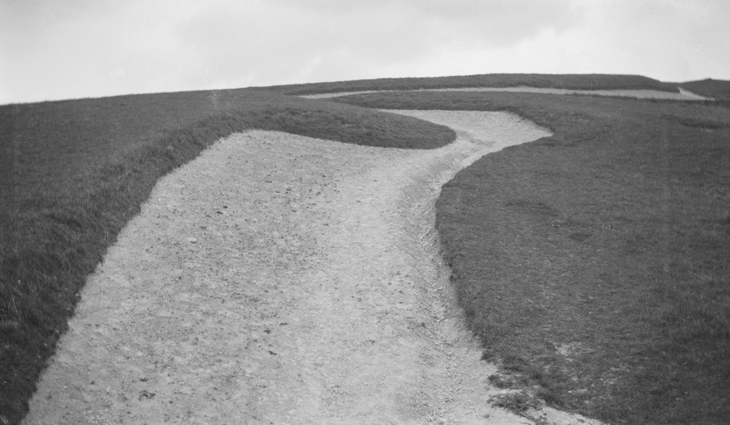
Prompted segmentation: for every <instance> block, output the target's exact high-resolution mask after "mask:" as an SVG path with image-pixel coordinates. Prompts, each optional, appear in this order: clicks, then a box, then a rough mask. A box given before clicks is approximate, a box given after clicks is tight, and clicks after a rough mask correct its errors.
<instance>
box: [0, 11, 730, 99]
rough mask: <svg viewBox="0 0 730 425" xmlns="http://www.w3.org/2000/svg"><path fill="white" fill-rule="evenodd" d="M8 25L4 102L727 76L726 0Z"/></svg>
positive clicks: (188, 15)
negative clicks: (416, 82)
mask: <svg viewBox="0 0 730 425" xmlns="http://www.w3.org/2000/svg"><path fill="white" fill-rule="evenodd" d="M0 28H2V29H0V34H2V37H0V63H2V66H0V104H6V103H17V102H37V101H43V100H56V99H72V98H83V97H100V96H110V95H118V94H131V93H152V92H165V91H187V90H205V89H226V88H239V87H249V86H266V85H280V84H294V83H309V82H322V81H341V80H356V79H369V78H400V77H434V76H444V75H471V74H486V73H606V74H638V75H644V76H647V77H651V78H655V79H659V80H662V81H670V82H678V81H692V80H700V79H705V78H714V79H726V80H730V37H729V35H730V34H729V33H728V32H729V30H728V28H730V1H728V0H665V1H657V0H639V1H629V0H582V1H580V0H556V1H551V2H549V3H547V2H544V1H539V0H519V1H503V0H490V1H486V0H485V1H480V0H457V1H454V0H373V1H369V2H359V1H350V0H268V1H262V0H246V1H242V2H239V1H232V0H211V1H206V2H200V1H195V0H181V1H172V0H158V1H152V2H149V1H142V0H133V1H129V2H113V1H109V0H101V1H94V2H88V1H82V0H60V1H50V0H38V1H34V2H21V1H13V0H2V1H0Z"/></svg>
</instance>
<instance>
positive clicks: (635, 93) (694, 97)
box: [301, 86, 714, 101]
mask: <svg viewBox="0 0 730 425" xmlns="http://www.w3.org/2000/svg"><path fill="white" fill-rule="evenodd" d="M396 91H399V90H363V91H351V92H337V93H320V94H308V95H302V96H301V97H304V98H307V99H328V98H332V97H342V96H348V95H353V94H367V93H382V92H396ZM402 91H414V92H419V91H446V92H464V91H465V92H512V93H543V94H562V95H568V94H578V95H587V96H616V97H633V98H636V99H664V100H681V101H703V100H714V99H713V98H711V97H703V96H700V95H698V94H696V93H692V92H691V91H689V90H685V89H682V88H679V92H667V91H660V90H646V89H640V90H637V89H614V90H571V89H555V88H540V87H525V86H520V87H454V88H443V89H417V90H402Z"/></svg>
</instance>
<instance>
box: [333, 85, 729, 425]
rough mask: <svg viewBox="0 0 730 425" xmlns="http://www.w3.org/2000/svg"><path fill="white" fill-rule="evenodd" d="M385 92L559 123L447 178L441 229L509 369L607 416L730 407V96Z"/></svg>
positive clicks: (614, 419)
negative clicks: (725, 101) (675, 98)
mask: <svg viewBox="0 0 730 425" xmlns="http://www.w3.org/2000/svg"><path fill="white" fill-rule="evenodd" d="M340 101H342V102H349V103H352V104H358V105H362V106H368V107H379V108H388V109H399V108H402V109H413V108H421V109H455V110H509V111H512V112H515V113H517V114H520V115H522V116H524V117H527V118H529V119H531V120H533V121H535V122H536V123H538V124H540V125H543V126H546V127H549V128H551V129H552V130H553V131H554V133H555V135H554V136H553V137H550V138H544V139H541V140H539V141H536V142H534V143H530V144H526V145H521V146H516V147H511V148H508V149H505V150H503V151H501V152H499V153H495V154H492V155H489V156H487V157H485V158H483V159H482V160H480V161H478V162H476V163H475V164H474V165H472V166H471V167H469V168H467V169H466V170H464V171H462V172H460V173H459V174H458V175H457V176H456V177H455V178H454V179H453V180H452V181H451V182H449V183H447V184H446V185H445V186H444V188H443V192H442V194H441V197H440V198H439V201H438V205H437V208H438V218H437V222H438V228H439V231H440V234H441V237H442V241H443V244H444V249H445V255H446V257H447V259H448V261H449V262H450V263H451V265H452V267H453V272H454V275H453V281H454V283H455V285H456V287H457V291H458V295H459V302H460V304H461V305H462V306H463V307H464V309H465V311H466V315H467V319H468V322H469V326H470V327H471V329H472V330H473V331H474V332H475V333H476V334H477V335H478V336H479V337H480V338H481V341H482V343H483V346H484V355H485V357H486V358H489V359H496V360H499V361H501V362H502V366H503V367H502V369H503V372H502V373H501V374H499V375H495V376H493V377H492V379H493V381H494V382H495V383H497V384H498V385H502V386H505V387H513V388H523V389H524V388H528V389H534V388H533V387H532V386H533V385H537V386H538V387H537V388H538V390H537V394H538V396H540V397H542V398H543V399H544V400H546V401H547V402H549V403H551V404H553V405H556V406H560V407H563V408H568V409H571V410H575V411H579V412H581V413H583V414H586V415H588V416H591V417H597V418H600V419H602V420H605V421H607V422H609V423H617V424H619V423H631V424H687V423H693V424H721V423H727V420H728V418H730V263H729V262H728V259H729V258H730V144H728V140H730V109H728V108H726V107H722V106H715V105H713V104H712V103H704V104H696V105H688V104H685V103H677V102H668V101H638V100H629V99H602V98H576V97H560V96H552V95H530V94H524V95H516V94H502V93H489V94H486V93H469V94H466V93H458V94H455V93H411V94H406V93H383V94H370V95H360V96H351V97H348V98H343V99H341V100H340Z"/></svg>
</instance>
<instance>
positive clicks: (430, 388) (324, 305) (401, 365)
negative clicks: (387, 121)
mask: <svg viewBox="0 0 730 425" xmlns="http://www.w3.org/2000/svg"><path fill="white" fill-rule="evenodd" d="M398 112H399V113H405V114H409V115H414V116H419V117H421V118H425V119H429V120H431V121H435V122H439V123H443V124H446V125H449V126H451V127H452V128H455V129H456V130H457V132H458V134H459V139H458V140H457V141H456V142H454V143H452V144H450V145H449V146H446V147H444V148H441V149H437V150H400V149H384V148H370V147H362V146H356V145H348V144H342V143H337V142H331V141H325V140H318V139H311V138H306V137H301V136H294V135H291V134H285V133H273V132H262V131H251V132H247V133H243V134H236V135H232V136H231V137H229V138H227V139H225V140H222V141H220V142H218V143H216V144H215V145H214V146H213V147H211V148H210V149H208V150H206V151H205V152H203V153H202V154H201V156H200V157H199V158H198V159H196V160H195V161H193V162H191V163H189V164H187V165H185V166H183V167H181V168H179V169H178V170H176V171H174V172H173V173H171V174H170V175H168V176H166V177H164V178H163V179H161V180H160V181H159V182H158V184H157V186H156V188H155V190H154V191H153V193H152V195H151V197H150V199H149V200H148V201H147V202H146V203H145V204H144V205H143V208H142V213H141V214H140V215H138V216H137V217H136V218H134V219H133V220H132V221H131V222H130V223H128V225H127V226H126V227H125V229H124V230H123V232H122V233H121V234H120V236H119V239H118V241H117V243H116V244H115V245H114V246H113V247H111V248H110V250H109V251H108V253H107V255H106V257H105V259H104V262H103V264H101V265H100V266H99V267H98V269H97V271H96V273H95V274H94V275H93V276H92V277H90V279H89V281H88V283H87V286H86V288H85V289H84V292H83V294H82V300H81V302H80V304H79V305H78V308H77V313H76V315H75V317H74V318H73V319H72V320H71V322H70V330H69V331H68V332H67V334H66V335H64V336H63V338H62V339H61V342H60V344H59V348H58V351H57V354H56V356H55V357H54V358H53V361H52V364H51V365H50V366H49V368H48V369H47V371H46V372H45V373H44V376H43V378H42V380H41V382H40V383H39V390H38V392H37V393H36V395H35V397H34V398H33V400H32V402H31V411H30V414H29V415H28V417H27V418H26V420H25V422H24V423H25V424H49V425H50V424H54V425H60V424H73V425H77V424H79V425H82V424H115V423H123V424H162V423H178V424H182V423H184V424H427V423H437V424H461V423H464V424H477V423H478V424H522V423H531V421H529V420H527V419H525V418H521V417H518V416H515V415H513V414H511V413H509V412H506V411H503V410H500V409H496V408H493V407H491V406H490V405H489V403H488V399H489V397H490V396H491V395H494V394H495V393H498V392H499V391H498V390H496V389H494V388H491V387H490V385H489V382H488V380H487V377H488V376H489V375H490V374H491V373H493V372H494V371H495V368H494V366H492V365H489V364H487V363H485V362H482V361H480V360H479V357H480V354H481V352H480V350H479V348H478V345H477V343H476V342H475V341H473V340H472V339H471V337H470V335H469V333H468V332H466V331H464V329H463V328H462V319H461V316H460V312H459V310H458V309H457V308H456V306H455V305H454V301H453V296H452V293H451V288H450V285H449V282H448V273H449V272H448V269H447V268H446V267H445V266H444V265H443V264H442V263H441V258H440V255H439V243H438V235H437V233H436V231H435V229H434V217H435V214H434V202H435V200H436V198H437V196H438V193H439V191H440V187H441V185H442V184H443V183H445V182H446V181H448V180H449V179H450V178H451V177H452V176H453V175H454V174H455V173H456V172H457V171H458V170H460V169H462V168H464V167H465V166H467V165H468V164H470V163H471V162H473V161H474V160H476V159H477V158H479V157H481V156H482V155H484V154H487V153H489V152H493V151H496V150H499V149H501V148H503V147H504V146H507V145H511V144H515V143H522V142H527V141H530V140H534V139H536V138H539V137H542V136H544V135H547V134H548V133H547V132H546V131H545V130H544V129H540V128H537V127H536V126H534V125H533V124H532V123H530V122H527V121H524V120H521V119H520V118H518V117H516V116H514V115H510V114H506V113H487V112H446V111H420V112H418V111H398ZM546 412H547V413H548V415H549V416H548V418H550V420H552V421H554V422H556V423H578V421H579V420H580V418H575V417H571V416H568V415H565V414H562V413H561V412H556V411H553V410H547V411H546Z"/></svg>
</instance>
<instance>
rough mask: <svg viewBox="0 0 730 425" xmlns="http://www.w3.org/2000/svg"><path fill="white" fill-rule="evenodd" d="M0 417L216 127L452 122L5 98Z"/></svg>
mask: <svg viewBox="0 0 730 425" xmlns="http://www.w3.org/2000/svg"><path fill="white" fill-rule="evenodd" d="M0 122H1V123H2V127H1V129H2V133H0V149H1V150H0V153H1V156H0V157H1V158H2V161H3V163H2V168H1V169H2V176H1V177H2V179H1V180H0V182H1V184H0V194H2V202H1V203H0V205H1V208H0V223H1V227H0V231H1V232H2V233H0V236H2V237H1V238H0V424H4V423H6V422H9V423H17V422H18V421H19V420H20V419H21V418H22V417H23V416H24V414H25V412H26V411H27V405H26V403H27V401H28V400H29V399H30V397H31V396H32V394H33V392H34V389H35V383H36V380H37V378H38V376H39V373H40V372H41V371H42V369H43V368H44V365H45V364H46V361H47V360H48V358H49V357H50V356H51V355H52V353H53V350H54V345H55V343H56V341H57V339H58V337H59V336H60V334H62V333H63V332H64V331H65V329H66V326H67V321H68V319H69V317H70V316H71V315H72V314H73V310H74V307H75V304H76V302H77V300H78V293H79V291H80V289H81V288H82V286H83V285H84V282H85V279H86V276H87V275H88V274H89V273H91V272H92V271H93V270H94V268H95V267H96V265H97V264H98V263H99V261H100V260H101V258H102V256H103V255H104V253H105V251H106V248H107V247H108V246H110V245H111V244H112V243H114V241H115V239H116V235H117V234H118V232H119V231H120V230H121V228H122V227H123V226H124V225H125V223H126V222H127V221H128V220H129V219H131V218H132V217H133V216H134V215H136V214H137V213H138V212H139V209H140V208H139V207H140V205H141V203H142V202H144V201H145V199H146V198H147V196H148V195H149V193H150V191H151V190H152V188H153V186H154V184H155V182H156V181H157V179H159V178H160V177H161V176H163V175H165V174H166V173H168V172H169V171H171V170H172V169H174V168H175V167H178V166H180V165H181V164H183V163H185V162H187V161H189V160H191V159H193V158H194V157H195V156H197V155H198V153H199V152H200V151H201V150H203V149H204V148H205V147H207V146H208V145H210V144H212V143H213V142H215V141H216V140H218V139H219V138H221V137H224V136H227V135H229V134H231V133H233V132H236V131H243V130H246V129H252V128H256V129H265V130H279V131H286V132H290V133H295V134H301V135H306V136H310V137H317V138H325V139H330V140H337V141H341V142H345V143H357V144H363V145H370V146H384V147H400V148H416V147H417V148H434V147H438V146H443V145H445V144H447V143H449V142H451V141H452V140H453V139H454V137H455V135H454V133H453V131H451V130H450V129H448V128H446V127H442V126H438V125H435V124H432V123H428V122H425V121H421V120H417V119H414V118H409V117H403V116H400V115H393V114H386V113H382V112H378V111H373V110H370V109H365V108H360V107H355V106H346V105H335V104H331V103H323V102H313V101H309V100H303V99H298V98H291V97H286V96H282V95H276V94H267V93H252V92H250V91H245V90H231V91H220V92H215V93H214V92H192V93H178V94H155V95H139V96H122V97H113V98H103V99H89V100H74V101H62V102H46V103H36V104H26V105H7V106H2V107H0Z"/></svg>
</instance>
